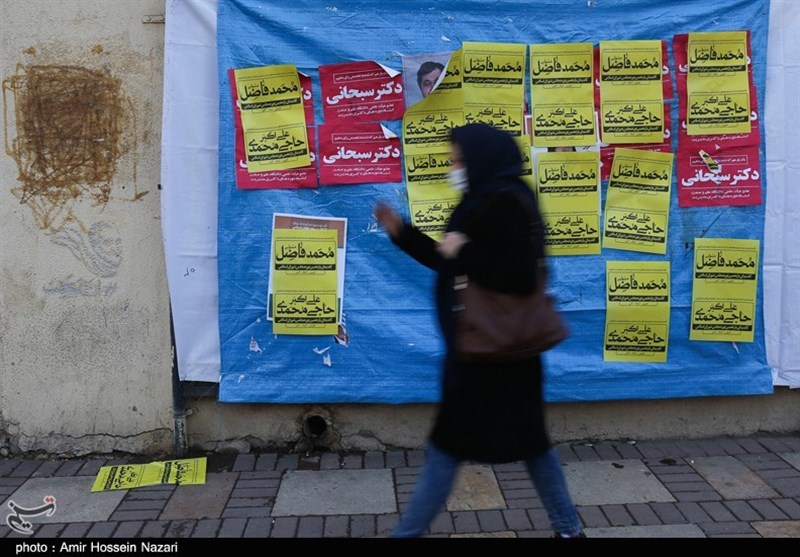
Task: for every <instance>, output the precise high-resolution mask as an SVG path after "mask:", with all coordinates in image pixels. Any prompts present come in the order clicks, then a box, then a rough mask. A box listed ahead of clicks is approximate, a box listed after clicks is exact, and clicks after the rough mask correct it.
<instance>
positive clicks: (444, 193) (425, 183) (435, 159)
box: [405, 153, 461, 240]
mask: <svg viewBox="0 0 800 557" xmlns="http://www.w3.org/2000/svg"><path fill="white" fill-rule="evenodd" d="M405 165H406V168H405V171H406V184H407V188H408V206H409V210H410V212H411V215H410V216H411V223H412V224H413V225H414V226H415V227H416V228H419V229H420V230H421V231H422V232H424V233H425V234H427V235H428V236H430V237H431V238H433V239H434V240H439V239H441V237H442V234H444V229H445V227H446V226H447V223H448V221H449V220H450V214H451V213H452V212H453V209H455V207H456V205H458V202H459V200H460V199H461V194H460V193H458V192H457V191H456V190H454V189H453V188H452V187H450V184H449V182H448V181H447V171H448V169H449V168H450V165H451V161H450V153H436V154H427V155H410V156H408V155H407V156H406V157H405Z"/></svg>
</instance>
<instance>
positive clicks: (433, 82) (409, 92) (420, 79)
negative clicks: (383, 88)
mask: <svg viewBox="0 0 800 557" xmlns="http://www.w3.org/2000/svg"><path fill="white" fill-rule="evenodd" d="M451 54H452V53H451V52H435V53H432V54H414V55H411V56H403V86H404V87H405V92H406V108H408V107H409V106H411V105H413V104H416V103H418V102H419V101H421V100H422V99H424V98H425V97H427V96H428V95H430V94H431V92H432V91H433V90H434V89H436V87H437V86H438V85H439V83H440V82H441V81H442V79H443V78H444V73H445V68H446V67H447V62H448V61H449V60H450V55H451Z"/></svg>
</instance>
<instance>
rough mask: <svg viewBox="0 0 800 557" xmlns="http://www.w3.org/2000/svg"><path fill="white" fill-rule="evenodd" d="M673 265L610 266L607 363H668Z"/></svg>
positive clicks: (628, 263) (613, 263) (634, 263)
mask: <svg viewBox="0 0 800 557" xmlns="http://www.w3.org/2000/svg"><path fill="white" fill-rule="evenodd" d="M669 297H670V275H669V261H607V262H606V327H605V336H604V339H605V341H604V343H603V360H604V361H606V362H657V363H663V362H666V361H667V346H668V344H669V312H670V310H669V308H670V304H669Z"/></svg>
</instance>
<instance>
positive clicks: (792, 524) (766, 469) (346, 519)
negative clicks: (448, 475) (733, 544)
mask: <svg viewBox="0 0 800 557" xmlns="http://www.w3.org/2000/svg"><path fill="white" fill-rule="evenodd" d="M557 450H558V453H559V455H560V456H561V458H562V461H563V465H564V471H565V474H566V477H567V482H568V484H569V486H570V490H571V492H572V493H573V497H574V499H575V503H576V505H577V507H578V512H579V514H580V518H581V521H582V522H583V525H584V528H585V531H586V534H587V537H589V538H732V537H733V538H800V433H799V434H797V435H757V436H750V437H741V438H714V439H703V440H670V441H642V442H637V443H633V442H611V441H604V442H596V443H588V442H587V443H568V444H561V445H558V446H557ZM192 456H196V455H192ZM131 461H135V462H143V461H142V459H141V458H138V459H134V458H130V459H127V458H119V457H116V458H113V459H103V458H88V459H75V460H46V459H41V460H34V459H16V458H5V459H0V498H2V499H3V502H2V506H1V507H0V508H2V512H3V513H4V515H3V518H4V519H5V520H3V521H1V522H2V524H1V525H0V537H6V538H32V539H41V538H81V539H113V538H126V539H133V538H163V539H165V540H171V539H174V540H177V539H181V538H375V537H386V536H388V534H389V533H390V532H391V529H392V527H393V526H394V524H395V523H396V521H397V519H398V516H399V514H398V513H399V512H401V511H402V510H403V509H404V507H405V505H406V504H407V503H408V501H409V499H410V497H411V493H412V490H413V489H414V486H415V484H416V482H417V478H418V475H419V472H420V467H421V465H422V463H423V461H424V453H423V452H422V451H414V450H411V451H406V450H390V451H386V452H365V453H355V452H352V453H333V452H322V453H308V454H295V453H277V452H262V453H249V454H240V455H210V456H209V458H208V472H207V477H206V483H205V484H203V485H186V486H179V487H176V486H174V485H156V486H150V487H142V488H137V489H130V490H121V491H105V492H97V493H92V492H91V491H90V490H91V485H92V483H93V480H94V477H95V476H96V474H97V472H98V470H99V469H100V467H101V466H106V465H110V464H118V463H122V462H131ZM48 496H53V497H55V498H56V500H57V507H56V510H55V512H53V513H52V514H50V515H49V516H48V515H46V514H42V515H39V516H32V517H29V518H27V521H28V522H29V523H30V531H31V533H30V534H25V533H21V532H19V531H16V530H15V529H12V528H11V527H10V525H9V524H10V523H9V516H10V515H11V514H12V508H11V507H9V506H8V503H9V502H12V503H14V504H16V505H17V506H19V507H23V508H27V509H31V508H35V507H37V506H41V505H42V504H43V501H44V500H45V497H48ZM17 529H18V528H17ZM551 534H552V531H551V529H550V526H549V522H548V520H547V514H546V512H545V510H544V508H543V506H542V504H541V501H540V500H539V498H538V497H537V494H536V491H535V490H534V488H533V485H532V484H531V482H530V480H529V478H528V476H527V474H526V472H525V470H524V468H523V466H522V464H521V463H512V464H502V465H486V464H480V463H471V464H467V465H465V466H463V467H462V469H461V471H460V474H459V477H458V480H457V485H456V488H455V490H454V492H453V494H452V496H451V498H450V500H448V502H447V507H446V509H444V510H443V511H442V512H441V513H440V514H439V515H438V516H437V518H436V520H435V521H434V523H433V524H432V526H431V529H430V532H429V534H428V537H437V538H460V537H511V538H545V537H549V536H550V535H551Z"/></svg>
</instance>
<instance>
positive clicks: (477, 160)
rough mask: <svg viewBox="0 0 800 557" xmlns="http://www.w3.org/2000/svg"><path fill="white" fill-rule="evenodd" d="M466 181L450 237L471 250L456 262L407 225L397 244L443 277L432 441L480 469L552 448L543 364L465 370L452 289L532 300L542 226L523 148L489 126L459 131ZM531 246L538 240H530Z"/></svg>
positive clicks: (456, 133)
mask: <svg viewBox="0 0 800 557" xmlns="http://www.w3.org/2000/svg"><path fill="white" fill-rule="evenodd" d="M454 141H456V142H458V143H459V145H460V146H461V149H462V152H463V154H464V158H465V160H466V164H467V169H468V175H469V191H468V192H467V193H466V194H465V195H464V196H463V198H462V200H461V202H460V203H459V205H458V206H457V207H456V209H455V210H454V211H453V214H452V216H451V219H450V222H449V223H448V226H447V231H460V232H463V233H465V234H466V235H467V236H468V237H469V240H470V241H469V242H468V243H467V244H465V245H464V247H463V248H462V249H461V251H460V252H459V254H458V256H457V257H456V258H455V259H453V260H445V259H443V258H442V257H441V256H440V255H439V254H438V252H436V249H435V246H436V242H435V241H434V240H433V239H431V238H430V237H429V236H427V235H425V234H424V233H422V232H421V231H419V230H418V229H416V228H413V227H412V226H409V225H406V226H405V227H404V228H403V230H402V232H401V233H400V235H399V236H398V237H397V238H396V239H395V243H396V245H397V246H398V247H400V248H401V249H402V250H403V251H405V252H406V253H407V254H409V255H410V256H411V257H413V258H414V259H416V260H417V261H419V262H420V263H422V264H423V265H426V266H427V267H430V268H431V269H433V270H434V271H436V272H437V277H436V292H435V297H436V309H437V314H438V319H439V325H440V327H441V330H442V334H443V338H444V341H445V349H446V354H445V359H444V369H443V376H442V396H441V403H440V405H439V409H438V412H437V415H436V421H435V424H434V427H433V431H432V432H431V440H432V441H433V442H434V443H435V444H436V445H437V446H438V447H439V448H440V449H443V450H445V451H446V452H448V453H450V454H452V455H454V456H456V457H459V458H463V459H469V460H475V461H481V462H492V463H498V462H511V461H515V460H522V459H526V458H530V457H533V456H536V455H538V454H541V453H542V452H544V451H545V450H547V449H548V448H549V447H550V441H549V439H548V436H547V432H546V429H545V424H544V409H543V396H542V369H541V360H540V358H539V357H534V358H528V359H524V360H520V361H515V362H508V363H503V364H465V363H461V362H458V361H456V359H455V357H454V353H453V339H454V335H455V334H456V332H455V320H454V314H453V311H452V307H453V305H454V304H455V296H454V292H453V282H454V278H455V277H456V276H457V275H461V274H466V275H468V276H469V278H470V280H474V281H476V282H477V283H479V284H481V285H482V286H484V287H488V288H492V289H495V290H499V291H502V292H517V293H523V292H531V291H533V289H534V288H535V286H536V275H537V268H538V266H539V264H540V262H542V261H543V260H544V244H543V236H542V221H541V216H540V214H539V211H538V208H537V205H536V199H535V196H534V195H533V192H531V190H530V189H529V188H528V187H527V185H526V184H525V183H524V182H522V181H521V180H520V179H519V175H520V172H521V169H522V166H521V158H520V153H519V149H518V148H517V146H516V143H514V141H513V139H511V137H510V136H508V135H507V134H504V133H502V132H499V131H497V130H495V129H494V128H490V127H489V126H484V125H481V124H477V125H467V126H464V127H461V128H457V129H456V130H454ZM531 240H533V241H531Z"/></svg>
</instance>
